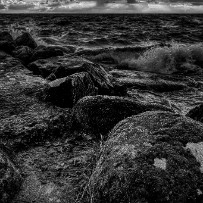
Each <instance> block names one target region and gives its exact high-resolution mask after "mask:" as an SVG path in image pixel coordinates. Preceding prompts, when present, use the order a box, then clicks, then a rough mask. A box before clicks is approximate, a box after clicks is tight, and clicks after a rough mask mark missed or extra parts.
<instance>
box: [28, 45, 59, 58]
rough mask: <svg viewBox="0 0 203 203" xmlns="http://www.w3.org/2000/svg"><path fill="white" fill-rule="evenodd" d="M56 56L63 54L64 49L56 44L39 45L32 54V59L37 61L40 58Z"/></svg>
mask: <svg viewBox="0 0 203 203" xmlns="http://www.w3.org/2000/svg"><path fill="white" fill-rule="evenodd" d="M55 56H63V51H62V50H61V49H60V48H58V47H54V46H47V47H46V46H42V45H41V46H38V47H37V48H36V49H35V50H34V53H33V55H32V58H31V61H36V60H38V59H46V58H51V57H55Z"/></svg>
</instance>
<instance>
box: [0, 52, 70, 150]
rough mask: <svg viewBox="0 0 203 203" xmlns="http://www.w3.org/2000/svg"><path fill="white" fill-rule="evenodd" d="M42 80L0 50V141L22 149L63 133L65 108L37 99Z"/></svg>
mask: <svg viewBox="0 0 203 203" xmlns="http://www.w3.org/2000/svg"><path fill="white" fill-rule="evenodd" d="M46 83H47V82H46V81H45V80H44V79H42V78H40V77H36V76H33V75H32V73H31V72H30V71H29V70H27V69H26V68H25V67H24V66H23V65H22V64H21V63H20V61H19V60H17V59H15V58H13V57H11V56H9V55H6V54H3V53H1V55H0V136H1V140H0V143H3V144H4V145H6V146H9V147H11V148H13V149H14V150H22V149H23V147H30V146H31V145H35V144H38V143H40V142H43V141H45V140H47V139H53V138H55V136H56V135H57V136H62V135H64V133H65V132H67V129H68V126H69V121H68V119H69V113H68V110H62V109H58V108H56V107H55V108H54V107H51V106H48V105H47V104H46V103H44V102H42V101H40V100H39V99H38V95H39V93H40V92H41V91H42V89H43V88H44V86H45V85H46Z"/></svg>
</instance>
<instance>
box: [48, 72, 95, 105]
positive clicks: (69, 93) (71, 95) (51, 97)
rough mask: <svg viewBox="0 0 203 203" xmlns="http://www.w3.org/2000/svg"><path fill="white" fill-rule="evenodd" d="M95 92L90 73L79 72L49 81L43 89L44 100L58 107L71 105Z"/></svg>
mask: <svg viewBox="0 0 203 203" xmlns="http://www.w3.org/2000/svg"><path fill="white" fill-rule="evenodd" d="M97 93H98V90H97V88H96V87H95V86H94V83H93V81H92V79H91V77H90V75H89V74H88V73H85V72H81V73H75V74H73V75H71V76H68V77H65V78H61V79H57V80H54V81H53V82H50V83H49V84H48V86H47V88H46V90H45V95H46V96H45V97H46V98H45V100H46V101H49V102H52V103H53V104H55V105H57V106H60V107H72V106H73V105H74V104H75V103H76V102H77V101H78V100H79V99H81V98H82V97H84V96H88V95H96V94H97Z"/></svg>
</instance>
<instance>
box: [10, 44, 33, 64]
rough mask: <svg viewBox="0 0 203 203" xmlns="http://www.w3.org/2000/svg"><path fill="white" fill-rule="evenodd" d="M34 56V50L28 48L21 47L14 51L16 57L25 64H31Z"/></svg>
mask: <svg viewBox="0 0 203 203" xmlns="http://www.w3.org/2000/svg"><path fill="white" fill-rule="evenodd" d="M32 54H33V49H31V48H29V47H27V46H19V47H16V48H15V50H14V51H13V55H14V57H16V58H18V59H20V60H21V61H22V62H23V63H24V64H27V63H29V62H30V59H31V56H32Z"/></svg>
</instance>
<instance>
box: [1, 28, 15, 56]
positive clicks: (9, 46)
mask: <svg viewBox="0 0 203 203" xmlns="http://www.w3.org/2000/svg"><path fill="white" fill-rule="evenodd" d="M15 46H16V44H15V42H14V40H13V37H12V36H11V34H10V33H9V32H7V31H3V32H0V50H2V51H5V52H7V53H12V51H13V50H14V49H15Z"/></svg>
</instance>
